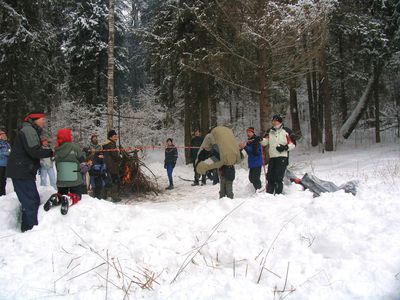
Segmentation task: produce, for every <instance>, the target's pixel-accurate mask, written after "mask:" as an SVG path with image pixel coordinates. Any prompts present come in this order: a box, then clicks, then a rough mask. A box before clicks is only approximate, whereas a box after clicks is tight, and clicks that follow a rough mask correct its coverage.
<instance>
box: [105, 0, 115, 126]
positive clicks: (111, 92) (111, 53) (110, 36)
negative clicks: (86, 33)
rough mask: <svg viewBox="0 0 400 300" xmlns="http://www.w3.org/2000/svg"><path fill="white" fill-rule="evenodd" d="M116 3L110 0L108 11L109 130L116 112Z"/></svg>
mask: <svg viewBox="0 0 400 300" xmlns="http://www.w3.org/2000/svg"><path fill="white" fill-rule="evenodd" d="M114 5H115V0H109V12H108V48H107V54H108V63H107V114H108V115H107V130H111V129H112V128H113V125H114V124H113V114H114V35H115V27H114Z"/></svg>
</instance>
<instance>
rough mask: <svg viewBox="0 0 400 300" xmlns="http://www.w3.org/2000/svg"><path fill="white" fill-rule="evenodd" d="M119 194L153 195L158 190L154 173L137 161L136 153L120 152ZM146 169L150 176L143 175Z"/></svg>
mask: <svg viewBox="0 0 400 300" xmlns="http://www.w3.org/2000/svg"><path fill="white" fill-rule="evenodd" d="M120 168H121V174H122V175H121V183H120V193H121V195H122V196H124V195H131V194H132V193H133V194H147V193H154V194H156V195H158V193H159V191H160V189H159V188H158V183H157V180H156V176H155V175H154V173H153V172H152V171H151V170H150V169H149V168H148V167H147V166H146V165H145V163H144V162H143V161H141V160H140V159H139V156H138V151H137V150H135V151H132V152H129V153H128V152H122V163H121V167H120ZM144 169H146V170H147V171H148V172H149V173H150V174H151V175H147V174H145V172H144V171H143V170H144Z"/></svg>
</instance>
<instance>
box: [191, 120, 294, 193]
mask: <svg viewBox="0 0 400 300" xmlns="http://www.w3.org/2000/svg"><path fill="white" fill-rule="evenodd" d="M246 133H247V141H245V142H242V143H240V144H239V145H238V144H237V142H236V139H235V137H234V135H233V132H232V130H231V129H229V128H227V127H224V126H217V127H215V128H213V129H212V130H211V131H210V132H209V133H208V134H207V135H206V136H205V137H204V139H202V140H201V144H200V133H199V132H198V131H195V137H194V138H193V139H192V147H193V148H192V159H193V166H194V173H195V175H194V176H195V177H194V183H193V185H198V184H199V178H200V176H201V178H202V182H203V183H205V180H206V179H205V178H206V177H205V175H206V174H207V172H209V171H210V170H218V173H219V178H220V192H219V196H220V198H222V197H225V196H227V197H229V198H233V196H234V195H233V181H234V179H235V164H238V163H239V162H241V161H242V160H243V159H244V158H245V156H246V155H247V161H248V167H249V181H250V182H251V183H252V184H253V186H254V189H255V190H256V191H257V192H260V191H262V184H261V179H260V177H261V171H262V168H263V167H264V166H265V165H266V164H268V171H267V174H266V180H267V187H266V192H267V193H269V194H281V193H282V190H283V177H284V175H285V172H286V167H287V165H288V159H289V151H291V150H293V149H294V148H295V138H294V135H293V133H292V131H291V130H290V129H289V128H287V127H284V125H283V119H282V117H281V116H280V115H274V116H273V118H272V127H271V128H270V129H269V130H268V131H267V132H266V134H265V135H264V136H263V137H260V136H257V135H256V134H255V130H254V128H253V127H249V128H247V130H246ZM198 144H200V147H199V149H198V152H196V147H197V145H198ZM193 153H195V154H196V155H193ZM203 180H204V181H203Z"/></svg>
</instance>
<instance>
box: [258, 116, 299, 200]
mask: <svg viewBox="0 0 400 300" xmlns="http://www.w3.org/2000/svg"><path fill="white" fill-rule="evenodd" d="M261 144H262V145H263V146H267V145H268V153H269V157H270V160H269V164H268V172H267V181H268V184H267V190H266V191H267V193H269V194H281V193H282V190H283V177H284V176H285V171H286V167H287V165H288V152H289V151H291V150H293V149H294V148H295V144H294V143H293V141H292V139H291V138H290V135H289V133H288V132H287V131H286V130H285V128H284V127H283V120H282V117H281V116H280V115H274V116H273V117H272V128H271V129H269V131H268V132H267V135H266V137H265V138H264V139H263V140H262V141H261Z"/></svg>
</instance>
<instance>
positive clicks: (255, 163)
mask: <svg viewBox="0 0 400 300" xmlns="http://www.w3.org/2000/svg"><path fill="white" fill-rule="evenodd" d="M256 147H257V148H256V149H257V151H254V145H253V142H248V143H247V145H246V147H244V150H245V151H246V152H247V155H248V156H247V163H248V166H249V169H253V168H258V167H261V166H262V165H263V158H262V151H261V145H260V143H257V146H256Z"/></svg>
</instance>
